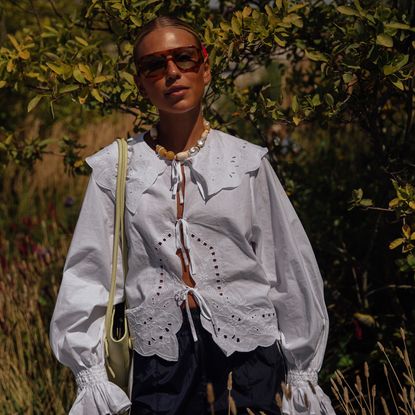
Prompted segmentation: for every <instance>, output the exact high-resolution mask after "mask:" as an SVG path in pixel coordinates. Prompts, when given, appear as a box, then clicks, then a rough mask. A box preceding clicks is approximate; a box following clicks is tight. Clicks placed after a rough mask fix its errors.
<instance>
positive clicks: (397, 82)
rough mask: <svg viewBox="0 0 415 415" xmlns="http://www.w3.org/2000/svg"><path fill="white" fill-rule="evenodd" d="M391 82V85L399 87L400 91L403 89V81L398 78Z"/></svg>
mask: <svg viewBox="0 0 415 415" xmlns="http://www.w3.org/2000/svg"><path fill="white" fill-rule="evenodd" d="M392 83H393V85H395V86H396V88H398V89H400V90H401V91H403V90H404V89H405V88H404V86H403V82H402V81H401V80H400V79H398V80H396V81H392Z"/></svg>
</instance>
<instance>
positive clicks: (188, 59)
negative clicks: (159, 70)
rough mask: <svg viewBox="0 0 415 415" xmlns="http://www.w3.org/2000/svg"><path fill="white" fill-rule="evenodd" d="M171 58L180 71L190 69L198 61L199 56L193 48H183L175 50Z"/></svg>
mask: <svg viewBox="0 0 415 415" xmlns="http://www.w3.org/2000/svg"><path fill="white" fill-rule="evenodd" d="M173 56H174V61H175V63H176V65H177V66H178V67H179V68H180V69H191V68H193V67H194V66H195V65H196V64H197V62H198V60H199V56H198V53H197V50H196V49H195V48H183V49H180V50H177V51H176V52H175V53H174V54H173Z"/></svg>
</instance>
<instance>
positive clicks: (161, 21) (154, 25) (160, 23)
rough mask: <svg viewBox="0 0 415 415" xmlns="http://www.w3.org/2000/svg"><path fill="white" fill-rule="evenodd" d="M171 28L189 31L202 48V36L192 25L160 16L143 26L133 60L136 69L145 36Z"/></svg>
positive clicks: (137, 39)
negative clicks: (140, 46) (156, 30)
mask: <svg viewBox="0 0 415 415" xmlns="http://www.w3.org/2000/svg"><path fill="white" fill-rule="evenodd" d="M170 26H173V27H177V28H179V29H183V30H187V31H188V32H189V33H191V34H192V35H193V36H194V37H195V39H196V43H197V46H198V47H199V48H202V40H201V38H200V35H199V33H198V32H197V30H196V29H195V28H194V27H193V26H192V25H191V24H189V23H187V22H185V21H184V20H181V19H179V18H178V17H174V16H158V17H156V18H154V19H153V20H150V21H149V22H147V23H146V24H145V25H144V26H142V28H141V30H140V33H139V34H138V36H137V38H136V40H135V42H134V48H133V59H134V64H135V66H136V68H137V61H138V58H139V56H138V46H139V44H140V42H141V41H142V40H143V38H144V36H146V35H147V34H149V33H150V32H152V31H153V30H155V29H160V28H162V27H170Z"/></svg>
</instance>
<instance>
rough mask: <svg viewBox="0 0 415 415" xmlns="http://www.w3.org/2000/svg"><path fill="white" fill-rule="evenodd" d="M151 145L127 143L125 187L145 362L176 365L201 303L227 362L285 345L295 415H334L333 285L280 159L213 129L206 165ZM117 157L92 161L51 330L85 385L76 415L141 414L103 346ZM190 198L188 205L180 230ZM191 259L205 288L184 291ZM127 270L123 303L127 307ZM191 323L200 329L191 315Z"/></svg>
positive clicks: (133, 303) (286, 402) (133, 322)
mask: <svg viewBox="0 0 415 415" xmlns="http://www.w3.org/2000/svg"><path fill="white" fill-rule="evenodd" d="M143 136H144V134H143V133H140V134H138V135H136V136H134V137H131V138H130V139H129V140H128V155H129V156H128V171H127V183H126V211H125V229H126V238H127V245H128V274H127V279H126V288H125V293H126V299H127V304H128V307H129V308H128V310H127V318H128V322H129V327H130V332H131V336H132V339H133V346H134V349H135V350H136V351H137V352H138V353H140V354H141V355H144V356H150V355H154V354H156V355H158V356H160V357H162V358H164V359H166V360H170V361H176V360H177V359H178V352H179V351H178V342H177V338H176V333H177V332H178V331H179V329H180V327H181V325H182V320H183V317H182V311H181V307H180V305H181V303H182V302H183V301H185V302H186V308H187V309H188V302H187V299H188V294H189V292H191V293H192V294H193V297H194V299H195V301H196V302H197V303H198V305H199V307H200V313H201V322H202V325H203V327H204V328H205V329H206V330H207V331H208V332H209V333H211V335H212V337H213V340H214V341H215V342H216V343H217V344H218V346H219V347H220V348H221V350H222V351H223V353H225V355H226V356H229V355H231V354H232V353H233V352H235V351H238V352H247V351H251V350H253V349H255V348H256V347H257V346H259V345H261V346H270V345H271V344H273V343H275V342H278V345H279V346H280V348H281V350H282V352H283V355H284V357H285V361H286V365H287V368H288V375H287V379H286V382H287V383H288V384H290V385H291V398H290V399H288V398H287V397H284V399H283V408H282V412H283V414H290V415H292V414H300V413H301V414H303V413H305V414H330V415H332V414H334V410H333V408H332V406H331V403H330V399H329V398H328V396H327V395H325V394H324V392H323V391H322V389H321V388H320V387H319V386H318V385H317V373H318V371H319V370H320V368H321V365H322V362H323V356H324V352H325V348H326V343H327V335H328V328H329V323H328V316H327V310H326V306H325V302H324V293H323V281H322V278H321V275H320V272H319V268H318V265H317V262H316V259H315V256H314V253H313V250H312V247H311V245H310V242H309V240H308V238H307V236H306V233H305V231H304V229H303V227H302V225H301V222H300V220H299V218H298V216H297V214H296V212H295V210H294V208H293V206H292V204H291V203H290V201H289V199H288V197H287V195H286V193H285V191H284V189H283V187H282V186H281V183H280V181H279V180H278V178H277V176H276V174H275V172H274V170H273V169H272V167H271V164H270V162H269V160H268V156H267V149H266V148H265V147H262V146H259V145H255V144H252V143H249V142H248V141H246V140H243V139H241V138H238V137H235V136H232V135H229V134H226V133H224V132H222V131H220V130H216V129H211V130H210V131H209V134H208V136H207V139H206V142H205V145H204V147H202V149H201V150H200V151H199V152H197V153H195V154H193V155H191V156H190V157H189V158H188V159H186V160H184V161H183V162H178V161H168V160H166V159H164V158H162V157H160V156H158V155H157V154H156V153H155V151H154V150H152V149H151V148H150V147H149V146H148V144H147V143H146V142H145V141H144V139H143ZM117 158H118V148H117V144H116V142H115V141H114V142H113V143H111V144H110V145H108V146H106V147H104V148H103V149H101V150H100V151H98V152H96V153H95V154H93V155H92V156H89V157H87V159H86V161H87V163H88V164H89V165H90V166H91V168H92V174H91V176H90V178H89V182H88V186H87V190H86V193H85V196H84V200H83V203H82V207H81V211H80V214H79V218H78V222H77V225H76V228H75V231H74V234H73V238H72V241H71V245H70V248H69V251H68V254H67V258H66V262H65V265H64V270H63V278H62V282H61V286H60V290H59V294H58V298H57V301H56V306H55V310H54V313H53V317H52V321H51V325H50V343H51V346H52V350H53V352H54V354H55V355H56V358H57V359H58V360H59V361H60V362H61V363H62V364H64V365H66V366H68V367H70V368H71V369H72V371H73V372H74V374H75V378H76V381H77V385H78V394H77V398H76V401H75V402H74V404H73V406H72V409H71V411H70V414H71V415H81V414H82V415H86V414H88V415H95V414H116V413H119V412H122V411H124V410H126V409H128V407H129V406H130V404H131V403H130V400H129V399H128V397H127V395H126V394H125V393H124V392H123V391H122V390H121V389H120V388H119V387H118V386H116V385H115V384H113V383H111V382H109V380H108V378H107V375H106V371H105V368H104V356H103V343H102V336H103V330H104V318H105V310H106V305H107V302H108V293H109V287H110V276H111V252H112V242H113V241H112V238H113V222H114V201H115V187H116V172H117ZM181 163H183V166H184V175H185V178H184V179H185V182H186V186H185V192H184V193H183V191H182V190H183V187H182V186H181V183H182V182H183V177H182V171H181V168H180V164H181ZM177 191H178V193H177ZM177 194H179V196H180V200H181V202H184V204H183V206H184V211H183V217H182V218H180V219H177V204H176V203H177V202H176V200H175V197H176V195H177ZM180 228H181V229H182V232H183V238H181V236H180ZM184 248H186V249H187V254H183V257H184V260H185V262H186V264H188V265H189V270H190V273H191V276H192V278H193V280H194V281H195V282H196V285H195V287H193V288H192V287H190V286H188V285H186V284H185V283H184V281H183V280H182V278H181V275H182V269H181V262H180V259H179V257H178V256H177V255H176V251H177V249H181V250H182V253H183V252H186V250H185V249H184ZM118 258H119V262H118V273H117V291H116V297H115V303H118V302H121V301H122V300H123V280H124V279H123V275H122V259H121V254H119V255H118ZM187 318H189V319H190V323H191V326H192V323H193V322H192V321H191V315H190V313H189V314H187ZM193 336H194V340H195V341H197V336H196V333H195V332H193ZM305 395H307V397H306V396H305Z"/></svg>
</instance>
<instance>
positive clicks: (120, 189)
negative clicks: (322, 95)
mask: <svg viewBox="0 0 415 415" xmlns="http://www.w3.org/2000/svg"><path fill="white" fill-rule="evenodd" d="M117 144H118V171H117V187H116V197H115V222H114V244H113V250H112V270H111V288H110V292H109V298H108V306H107V311H106V314H105V333H106V336H109V335H110V330H111V317H112V309H113V306H114V297H115V290H116V285H117V284H116V282H117V264H118V247H119V240H120V232H121V250H122V256H123V271H124V289H125V279H126V277H127V271H128V270H127V246H126V242H125V232H124V205H125V181H126V175H127V155H128V145H127V142H126V141H125V140H124V139H120V138H118V139H117ZM124 297H125V295H124Z"/></svg>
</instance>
